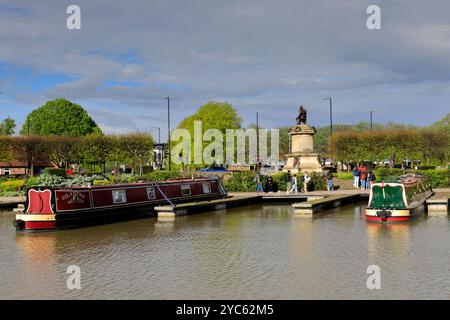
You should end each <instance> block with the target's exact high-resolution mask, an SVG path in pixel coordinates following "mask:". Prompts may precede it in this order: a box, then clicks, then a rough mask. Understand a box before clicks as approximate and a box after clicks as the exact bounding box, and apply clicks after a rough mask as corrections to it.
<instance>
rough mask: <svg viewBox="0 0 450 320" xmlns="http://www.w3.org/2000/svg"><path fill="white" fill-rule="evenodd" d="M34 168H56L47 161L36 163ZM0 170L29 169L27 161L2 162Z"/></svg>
mask: <svg viewBox="0 0 450 320" xmlns="http://www.w3.org/2000/svg"><path fill="white" fill-rule="evenodd" d="M33 166H35V167H54V165H53V164H52V163H51V162H47V161H34V162H33ZM0 168H28V162H27V161H14V160H13V161H1V162H0Z"/></svg>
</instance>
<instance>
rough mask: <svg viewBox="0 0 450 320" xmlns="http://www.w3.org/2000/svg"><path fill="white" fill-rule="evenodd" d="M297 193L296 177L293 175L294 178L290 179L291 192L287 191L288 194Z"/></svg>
mask: <svg viewBox="0 0 450 320" xmlns="http://www.w3.org/2000/svg"><path fill="white" fill-rule="evenodd" d="M294 191H295V193H297V192H298V189H297V175H296V174H294V176H293V177H292V181H291V190H289V193H292V192H294Z"/></svg>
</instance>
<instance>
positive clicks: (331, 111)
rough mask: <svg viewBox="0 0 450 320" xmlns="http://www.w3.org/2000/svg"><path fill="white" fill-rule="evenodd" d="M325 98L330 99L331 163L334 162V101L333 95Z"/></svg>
mask: <svg viewBox="0 0 450 320" xmlns="http://www.w3.org/2000/svg"><path fill="white" fill-rule="evenodd" d="M323 100H329V101H330V164H333V102H332V99H331V97H325V98H323Z"/></svg>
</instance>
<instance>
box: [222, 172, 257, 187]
mask: <svg viewBox="0 0 450 320" xmlns="http://www.w3.org/2000/svg"><path fill="white" fill-rule="evenodd" d="M255 178H256V174H255V173H254V172H234V173H231V175H230V176H228V177H227V178H225V176H224V178H223V185H224V187H225V189H226V190H227V191H229V192H238V191H241V192H251V191H255V190H256V179H255ZM263 185H264V182H263Z"/></svg>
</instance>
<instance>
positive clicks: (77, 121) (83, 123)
mask: <svg viewBox="0 0 450 320" xmlns="http://www.w3.org/2000/svg"><path fill="white" fill-rule="evenodd" d="M28 133H30V134H37V135H66V136H84V135H87V134H92V133H101V130H100V128H99V127H98V125H97V124H96V123H95V121H94V120H92V118H91V117H90V116H89V114H88V113H87V112H86V110H84V109H83V107H81V106H80V105H78V104H76V103H73V102H70V101H68V100H66V99H55V100H52V101H47V102H46V103H45V104H44V105H43V106H41V107H39V108H37V109H35V110H33V111H32V112H31V113H30V114H29V115H28V116H27V119H26V121H25V124H24V125H23V127H22V130H20V134H22V135H26V134H28Z"/></svg>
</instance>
